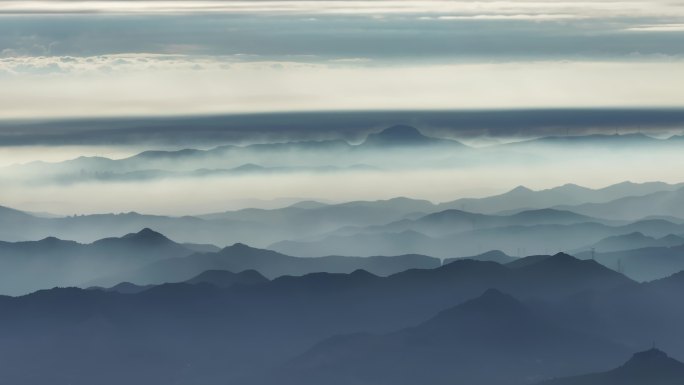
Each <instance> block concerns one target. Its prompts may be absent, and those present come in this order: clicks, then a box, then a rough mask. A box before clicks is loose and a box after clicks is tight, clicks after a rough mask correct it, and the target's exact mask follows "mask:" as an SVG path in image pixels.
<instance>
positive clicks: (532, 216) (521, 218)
mask: <svg viewBox="0 0 684 385" xmlns="http://www.w3.org/2000/svg"><path fill="white" fill-rule="evenodd" d="M587 222H595V223H609V222H608V221H604V220H600V219H596V218H592V217H589V216H586V215H579V214H575V213H572V212H569V211H561V210H554V209H539V210H526V211H522V212H519V213H516V214H512V215H485V214H477V213H470V212H467V211H461V210H456V209H448V210H444V211H438V212H434V213H431V214H427V215H424V216H420V217H418V218H416V219H402V220H400V221H397V222H392V223H389V224H386V225H382V226H368V227H366V228H354V229H353V230H356V232H357V233H361V232H399V231H415V232H419V233H423V234H425V235H428V236H433V237H434V236H436V237H439V236H444V235H448V234H453V233H458V232H463V231H469V230H476V229H485V228H494V227H506V226H532V225H542V224H559V225H562V224H576V223H587ZM341 230H347V229H341ZM352 233H353V232H352Z"/></svg>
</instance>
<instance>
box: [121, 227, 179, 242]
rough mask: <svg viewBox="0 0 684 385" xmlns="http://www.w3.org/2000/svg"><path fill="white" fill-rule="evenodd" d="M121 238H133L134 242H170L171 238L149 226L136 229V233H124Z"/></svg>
mask: <svg viewBox="0 0 684 385" xmlns="http://www.w3.org/2000/svg"><path fill="white" fill-rule="evenodd" d="M122 239H128V240H133V241H136V242H145V243H157V242H170V241H171V240H170V239H168V238H167V237H166V236H164V234H161V233H158V232H156V231H154V230H152V229H150V228H149V227H145V228H144V229H142V230H140V231H138V232H137V233H130V234H126V235H124V236H123V237H122Z"/></svg>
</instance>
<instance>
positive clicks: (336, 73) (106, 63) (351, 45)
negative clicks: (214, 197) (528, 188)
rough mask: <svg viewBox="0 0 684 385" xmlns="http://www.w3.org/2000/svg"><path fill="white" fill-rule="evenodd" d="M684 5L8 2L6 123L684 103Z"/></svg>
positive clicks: (1, 20)
mask: <svg viewBox="0 0 684 385" xmlns="http://www.w3.org/2000/svg"><path fill="white" fill-rule="evenodd" d="M683 38H684V3H683V2H679V1H659V0H658V1H581V2H569V1H556V0H540V1H410V0H407V1H392V0H387V1H384V0H376V1H364V0H356V1H288V0H281V1H258V0H257V1H182V0H175V1H76V0H60V1H30V0H29V1H26V0H22V1H12V0H2V1H0V82H1V84H2V87H1V88H0V119H5V120H6V119H25V118H33V119H35V118H65V117H119V116H173V115H192V114H223V113H261V112H283V111H286V112H287V111H335V110H393V109H394V110H405V109H413V110H431V109H443V110H453V109H456V110H458V109H492V108H496V109H520V108H572V107H592V108H596V107H617V108H620V107H622V108H631V107H682V106H684V91H682V90H683V89H684V87H682V86H684V66H683V65H682V64H683V63H682V59H683V58H684V45H683V44H681V41H682V39H683Z"/></svg>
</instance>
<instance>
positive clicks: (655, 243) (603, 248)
mask: <svg viewBox="0 0 684 385" xmlns="http://www.w3.org/2000/svg"><path fill="white" fill-rule="evenodd" d="M682 244H684V237H680V236H678V235H674V234H670V235H667V236H664V237H661V238H656V237H649V236H647V235H644V234H642V233H640V232H633V233H629V234H624V235H615V236H612V237H608V238H605V239H602V240H600V241H599V242H596V243H594V244H592V245H589V246H585V247H581V248H579V249H578V251H583V252H587V251H591V249H594V250H595V251H596V252H600V253H604V252H612V251H624V250H633V249H643V248H647V247H672V246H679V245H682Z"/></svg>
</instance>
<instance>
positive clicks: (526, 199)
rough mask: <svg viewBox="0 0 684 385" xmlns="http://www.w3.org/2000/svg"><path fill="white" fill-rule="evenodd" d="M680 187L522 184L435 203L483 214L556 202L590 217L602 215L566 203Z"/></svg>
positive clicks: (619, 184) (604, 199)
mask: <svg viewBox="0 0 684 385" xmlns="http://www.w3.org/2000/svg"><path fill="white" fill-rule="evenodd" d="M681 187H682V184H677V185H670V184H667V183H662V182H649V183H632V182H622V183H618V184H615V185H611V186H608V187H604V188H601V189H596V190H594V189H590V188H586V187H581V186H577V185H574V184H566V185H563V186H559V187H554V188H551V189H546V190H539V191H534V190H531V189H529V188H526V187H524V186H518V187H516V188H514V189H513V190H511V191H509V192H507V193H504V194H501V195H495V196H491V197H486V198H464V199H458V200H455V201H452V202H446V203H441V204H440V205H439V207H440V208H444V209H446V208H455V209H459V210H465V211H471V212H478V213H484V214H495V213H503V214H510V211H515V212H517V211H522V210H530V209H542V208H550V207H555V206H559V207H558V209H560V210H569V211H573V212H577V213H580V214H583V215H588V216H592V217H603V215H600V214H599V213H598V212H592V211H589V210H587V211H584V210H583V211H576V210H574V207H570V205H580V204H584V203H604V202H609V201H612V200H615V199H620V198H625V197H632V196H643V195H647V194H652V193H656V192H662V191H672V190H676V189H677V188H681ZM642 217H643V216H642Z"/></svg>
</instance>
